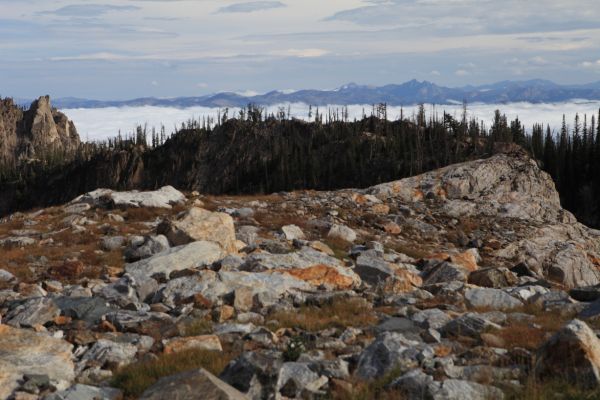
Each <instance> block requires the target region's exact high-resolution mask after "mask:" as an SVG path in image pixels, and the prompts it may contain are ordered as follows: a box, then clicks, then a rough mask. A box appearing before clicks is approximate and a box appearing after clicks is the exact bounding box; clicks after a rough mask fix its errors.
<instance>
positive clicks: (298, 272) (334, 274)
mask: <svg viewBox="0 0 600 400" xmlns="http://www.w3.org/2000/svg"><path fill="white" fill-rule="evenodd" d="M278 272H283V273H286V274H289V275H291V276H293V277H294V278H297V279H300V280H303V281H305V282H308V283H310V284H311V285H315V286H319V285H325V286H329V287H334V288H335V289H336V290H344V289H350V288H352V287H353V286H354V284H355V282H354V279H352V277H351V276H347V275H344V274H342V273H340V272H339V271H337V270H336V269H335V268H334V267H331V266H329V265H325V264H317V265H313V266H311V267H308V268H291V269H284V270H279V271H278Z"/></svg>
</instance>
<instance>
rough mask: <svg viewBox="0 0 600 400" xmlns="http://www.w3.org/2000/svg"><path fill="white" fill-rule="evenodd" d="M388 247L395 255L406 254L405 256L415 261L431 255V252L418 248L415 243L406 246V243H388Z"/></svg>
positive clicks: (424, 248)
mask: <svg viewBox="0 0 600 400" xmlns="http://www.w3.org/2000/svg"><path fill="white" fill-rule="evenodd" d="M388 247H389V248H391V249H392V250H394V251H395V252H397V253H402V254H406V255H407V256H409V257H412V258H414V259H417V260H420V259H422V258H426V257H427V256H429V255H430V254H431V253H432V251H431V250H429V249H427V248H426V247H423V246H419V245H417V244H416V243H411V244H407V243H401V242H395V243H390V244H389V245H388Z"/></svg>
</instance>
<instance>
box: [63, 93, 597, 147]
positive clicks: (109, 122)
mask: <svg viewBox="0 0 600 400" xmlns="http://www.w3.org/2000/svg"><path fill="white" fill-rule="evenodd" d="M288 108H289V110H290V113H291V115H292V116H293V117H295V118H301V119H308V113H309V106H308V105H306V104H301V103H296V104H283V105H275V106H269V107H266V109H267V112H268V113H269V114H270V113H277V112H278V111H279V110H280V109H284V110H285V112H286V113H287V111H288ZM328 108H329V109H331V110H336V109H337V110H339V112H340V115H341V110H342V109H343V106H336V105H331V106H329V107H320V109H319V110H320V112H321V113H323V112H327V109H328ZM417 108H418V106H417V105H414V106H407V107H404V108H403V112H404V116H405V117H410V116H411V115H413V114H415V113H416V112H417ZM371 109H372V106H371V105H352V106H348V114H349V118H350V119H354V118H357V119H360V118H362V116H363V115H364V114H367V115H370V113H371ZM497 109H498V110H500V111H501V112H502V113H503V114H506V116H507V117H508V119H509V120H512V119H514V118H515V117H517V116H518V117H519V119H520V120H521V121H522V122H523V123H524V124H525V126H526V128H527V129H530V128H531V127H532V126H533V124H535V123H542V124H544V125H546V124H548V125H550V127H551V128H552V129H554V130H558V129H560V126H561V124H562V116H563V114H564V115H565V116H566V119H567V123H568V124H569V125H570V126H572V125H573V121H574V119H575V114H579V115H580V116H581V119H582V121H583V115H585V114H587V116H588V122H589V120H590V119H591V116H592V115H596V116H597V115H598V110H599V109H600V101H588V100H573V101H570V102H566V103H542V104H532V103H507V104H469V105H468V110H467V111H468V114H469V117H471V116H475V117H476V118H477V119H478V120H482V121H484V122H485V124H486V126H487V127H489V126H491V122H492V120H493V117H494V111H495V110H497ZM62 111H64V112H65V113H66V115H67V116H68V117H69V118H71V119H72V120H73V122H74V123H75V125H76V127H77V130H78V131H79V134H80V136H81V138H82V140H85V141H99V140H104V139H107V138H110V137H114V136H116V135H117V134H118V133H119V132H121V134H122V135H126V134H129V133H132V132H134V131H135V129H136V127H137V126H138V125H142V126H144V125H145V126H147V128H148V129H149V130H150V129H152V128H153V127H154V128H156V130H160V128H161V126H164V127H165V130H166V132H167V133H171V132H173V131H175V130H176V127H180V126H181V123H182V122H186V121H188V120H190V119H196V120H198V119H202V117H208V116H210V117H213V118H215V119H216V117H217V115H218V113H219V109H218V108H206V107H190V108H170V107H150V106H146V107H119V108H117V107H107V108H95V109H83V108H77V109H65V110H62ZM238 111H239V109H229V116H230V117H231V116H233V115H235V114H237V112H238ZM314 111H315V108H314V107H313V114H314ZM426 111H427V114H428V115H431V114H432V113H437V114H439V115H441V114H442V113H443V112H444V111H445V112H447V113H449V114H451V115H454V116H455V117H456V118H460V116H461V114H462V105H459V104H457V105H443V106H440V105H436V106H434V105H426ZM221 112H222V109H221ZM399 116H400V107H388V118H389V119H397V118H398V117H399ZM596 118H597V117H596Z"/></svg>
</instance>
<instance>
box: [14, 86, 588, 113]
mask: <svg viewBox="0 0 600 400" xmlns="http://www.w3.org/2000/svg"><path fill="white" fill-rule="evenodd" d="M573 99H586V100H600V81H598V82H594V83H589V84H584V85H559V84H556V83H554V82H551V81H547V80H541V79H535V80H528V81H502V82H497V83H493V84H488V85H481V86H464V87H459V88H449V87H444V86H439V85H436V84H435V83H431V82H427V81H423V82H420V81H417V80H412V81H409V82H406V83H402V84H394V85H385V86H379V87H376V86H364V85H357V84H354V83H351V84H348V85H344V86H342V87H340V88H338V89H335V90H298V91H294V92H281V91H272V92H269V93H265V94H260V95H255V96H244V95H241V94H237V93H231V92H223V93H217V94H210V95H205V96H199V97H177V98H169V99H163V98H154V97H144V98H138V99H133V100H124V101H100V100H88V99H79V98H60V99H54V100H53V104H54V106H56V107H58V108H103V107H125V106H161V107H177V108H185V107H193V106H202V107H242V106H245V105H247V104H249V103H253V104H256V105H261V106H272V105H275V104H282V103H305V104H311V105H313V106H326V105H330V104H337V105H351V104H376V103H387V104H389V105H391V106H401V105H413V104H418V103H433V104H456V103H462V102H463V100H465V101H467V102H468V103H487V104H492V103H512V102H529V103H554V102H562V101H569V100H573ZM23 102H25V101H24V100H23Z"/></svg>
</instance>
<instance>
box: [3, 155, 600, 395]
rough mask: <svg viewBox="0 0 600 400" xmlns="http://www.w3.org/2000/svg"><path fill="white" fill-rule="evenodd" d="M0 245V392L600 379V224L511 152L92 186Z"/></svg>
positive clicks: (19, 218)
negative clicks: (322, 184) (238, 190)
mask: <svg viewBox="0 0 600 400" xmlns="http://www.w3.org/2000/svg"><path fill="white" fill-rule="evenodd" d="M0 246H2V254H3V256H2V258H1V259H0V288H1V290H0V315H1V316H2V324H3V325H0V332H1V334H0V367H2V368H0V371H1V372H0V398H15V399H38V398H45V399H92V398H98V397H99V398H111V399H112V398H115V399H116V398H120V397H122V396H123V395H125V397H128V398H135V397H140V398H144V399H151V398H152V399H154V398H164V396H165V394H166V393H169V395H171V396H172V397H173V398H175V397H176V398H181V399H195V398H200V397H198V392H197V391H193V390H190V389H189V388H190V387H191V388H202V393H203V394H204V397H202V398H204V399H206V398H210V399H244V398H247V399H286V398H290V399H293V398H302V399H306V398H313V399H316V398H322V397H323V396H329V397H331V398H340V399H341V398H353V396H358V394H361V393H362V394H363V398H364V396H367V397H369V396H370V397H372V398H376V397H381V396H383V395H385V394H388V395H390V396H397V397H391V398H398V397H399V398H402V397H400V396H403V397H404V398H408V399H421V398H428V399H502V398H515V396H519V394H522V393H524V392H526V391H527V390H528V384H529V382H531V381H532V379H533V378H535V379H534V380H536V382H539V384H543V383H544V382H547V381H550V382H551V381H553V380H556V379H564V380H566V381H567V383H569V384H572V385H577V386H578V387H580V388H581V390H598V388H600V373H599V371H600V340H599V339H598V334H599V333H600V330H599V329H600V303H599V302H600V232H599V231H596V230H593V229H590V228H587V227H586V226H584V225H582V224H580V223H578V222H577V221H576V220H575V218H574V217H573V216H572V215H571V214H570V213H569V212H567V211H565V210H563V209H562V208H561V207H560V202H559V199H558V194H557V193H556V190H555V188H554V185H553V183H552V180H551V179H550V177H549V176H548V175H546V174H545V173H543V172H541V171H540V170H539V168H538V167H537V165H536V164H535V162H534V161H532V160H531V159H529V158H528V157H527V156H525V155H524V154H522V153H520V152H513V153H508V154H498V155H495V156H493V157H491V158H489V159H485V160H478V161H473V162H468V163H464V164H458V165H453V166H449V167H447V168H443V169H440V170H436V171H433V172H430V173H426V174H423V175H420V176H416V177H412V178H408V179H403V180H400V181H396V182H390V183H386V184H382V185H377V186H374V187H372V188H369V189H364V190H354V189H347V190H340V191H335V192H310V191H305V192H293V193H277V194H273V195H269V196H248V197H223V196H222V197H213V196H202V195H200V194H198V193H189V194H188V195H187V196H186V195H184V194H182V193H180V192H178V191H177V190H175V189H174V188H172V187H165V188H162V189H160V190H158V191H154V192H114V191H112V190H106V189H101V190H96V191H94V192H91V193H88V194H85V195H83V196H80V197H78V198H76V199H74V200H73V201H72V202H70V203H68V204H65V205H64V206H61V207H53V208H48V209H43V210H40V211H35V212H29V213H17V214H13V215H11V216H9V217H7V218H5V219H3V220H2V222H1V223H0ZM194 357H196V358H194ZM563 361H564V362H563ZM567 361H568V362H567ZM158 365H160V366H161V367H160V368H162V369H161V371H164V368H165V367H164V366H165V365H168V366H170V367H169V368H167V370H168V371H172V373H167V374H166V375H165V374H164V373H162V374H159V375H152V376H153V378H152V379H150V378H148V377H147V375H148V374H150V372H149V371H155V370H153V368H158V367H156V366H158ZM50 366H51V367H50ZM144 371H145V372H144ZM144 374H146V375H144ZM151 374H155V372H152V373H151ZM158 378H161V379H158ZM147 379H150V380H147ZM144 382H145V383H144ZM373 382H379V383H378V384H377V385H375V384H374V383H373ZM381 382H383V383H381ZM516 398H519V397H516Z"/></svg>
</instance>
